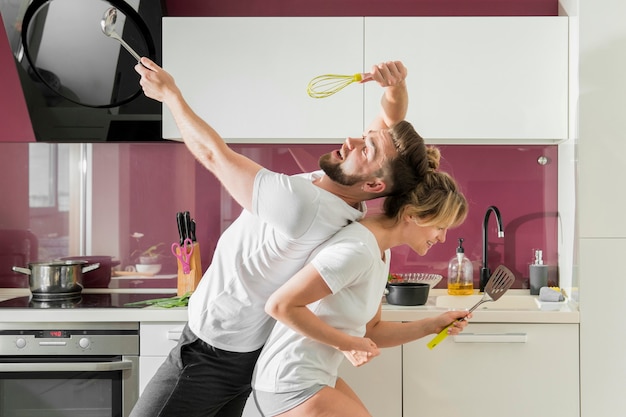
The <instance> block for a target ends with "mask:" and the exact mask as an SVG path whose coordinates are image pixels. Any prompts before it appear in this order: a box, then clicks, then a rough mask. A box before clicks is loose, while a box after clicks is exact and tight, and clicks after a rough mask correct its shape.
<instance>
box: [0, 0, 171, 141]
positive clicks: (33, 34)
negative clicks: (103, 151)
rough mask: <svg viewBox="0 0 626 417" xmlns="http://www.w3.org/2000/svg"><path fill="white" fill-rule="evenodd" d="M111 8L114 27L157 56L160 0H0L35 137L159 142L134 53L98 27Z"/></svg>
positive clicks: (152, 104)
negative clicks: (114, 17) (136, 66)
mask: <svg viewBox="0 0 626 417" xmlns="http://www.w3.org/2000/svg"><path fill="white" fill-rule="evenodd" d="M111 7H114V8H116V9H117V15H118V18H117V21H116V24H115V31H116V32H117V33H118V34H119V35H120V36H121V37H122V38H123V39H124V40H125V41H126V43H128V44H129V45H130V46H131V47H132V48H133V49H134V50H135V51H136V52H137V53H138V54H139V55H141V56H148V57H150V58H151V59H153V60H154V61H155V62H157V63H161V18H162V17H163V16H164V14H165V5H164V2H163V1H159V0H129V1H124V0H108V1H105V0H33V1H30V0H21V4H20V2H0V13H2V17H3V19H2V20H3V21H4V24H5V29H6V31H7V35H8V38H9V44H10V47H11V50H12V52H13V56H14V58H15V64H16V67H17V71H18V74H19V77H20V82H21V86H22V90H23V92H24V97H25V100H26V104H27V108H28V112H29V115H30V118H31V122H32V125H33V131H34V133H35V137H36V140H37V141H40V142H146V141H148V142H153V141H163V139H162V130H161V104H160V103H159V102H156V101H154V100H151V99H148V98H146V97H145V96H144V95H143V92H142V91H141V87H140V85H139V75H138V74H137V73H136V72H135V70H134V66H135V64H136V61H135V59H134V58H133V57H132V56H131V55H130V54H129V53H128V52H127V51H126V50H125V49H124V48H122V46H121V44H120V43H119V42H117V41H116V40H114V39H112V38H109V37H107V36H105V34H104V33H103V32H102V27H101V21H102V18H103V16H104V13H105V12H106V11H107V10H108V9H110V8H111Z"/></svg>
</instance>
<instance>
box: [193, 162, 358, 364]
mask: <svg viewBox="0 0 626 417" xmlns="http://www.w3.org/2000/svg"><path fill="white" fill-rule="evenodd" d="M321 175H323V173H322V172H321V171H318V172H315V173H310V174H302V175H296V176H288V175H284V174H278V173H275V172H271V171H269V170H267V169H261V170H260V171H259V173H258V174H257V176H256V178H255V181H254V192H253V200H252V201H253V208H252V212H249V211H247V210H243V211H242V213H241V215H240V216H239V217H238V218H237V219H236V220H235V222H233V224H232V225H231V226H230V227H229V228H228V229H226V230H225V231H224V233H223V234H222V236H221V237H220V239H219V241H218V244H217V247H216V249H215V253H214V255H213V260H212V262H211V265H210V266H209V268H208V269H207V271H206V273H205V274H204V276H203V277H202V280H201V281H200V284H199V285H198V288H196V290H195V291H194V293H193V295H192V296H191V298H190V300H189V310H188V315H189V327H190V329H191V330H192V331H193V332H194V333H195V334H196V335H197V336H198V337H200V338H201V339H202V340H204V341H205V342H207V343H209V344H211V345H212V346H215V347H217V348H218V349H222V350H228V351H232V352H251V351H254V350H256V349H259V348H260V347H261V346H263V344H264V343H265V341H266V339H267V337H268V335H269V334H270V331H271V330H272V326H273V325H274V320H273V319H272V318H271V317H270V316H268V315H267V314H266V313H265V310H264V309H265V302H266V301H267V299H268V297H269V296H270V295H271V294H272V293H273V292H274V291H275V290H276V289H277V288H278V287H280V286H281V285H282V284H284V283H285V282H286V281H287V280H288V279H289V278H291V277H292V276H293V275H294V274H295V273H296V272H297V271H299V270H300V269H301V268H302V267H303V266H304V265H305V264H306V262H307V259H308V258H309V256H310V255H311V252H312V251H313V249H315V248H316V247H317V246H319V245H320V244H321V243H323V242H325V241H326V240H327V239H328V238H329V237H330V236H332V235H333V234H335V233H336V232H337V231H338V230H340V229H341V228H342V227H344V226H346V225H347V224H349V223H350V222H352V221H355V220H358V219H360V218H361V217H362V216H363V211H364V205H362V206H361V210H357V209H355V208H353V207H350V206H349V205H348V204H347V203H346V202H344V201H343V200H342V199H340V198H339V197H337V196H336V195H334V194H332V193H329V192H327V191H325V190H322V189H321V188H319V187H317V186H316V185H314V184H313V183H312V181H313V179H314V178H316V177H319V176H321Z"/></svg>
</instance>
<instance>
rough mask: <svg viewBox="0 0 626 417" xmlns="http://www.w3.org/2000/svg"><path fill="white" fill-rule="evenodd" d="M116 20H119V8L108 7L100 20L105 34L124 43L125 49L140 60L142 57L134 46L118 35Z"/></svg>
mask: <svg viewBox="0 0 626 417" xmlns="http://www.w3.org/2000/svg"><path fill="white" fill-rule="evenodd" d="M116 21H117V9H116V8H115V7H111V8H109V9H107V11H106V12H104V16H103V17H102V20H101V21H100V26H102V32H103V33H104V34H105V35H107V36H108V37H109V38H113V39H116V40H118V41H119V42H120V43H121V44H122V46H123V47H124V49H126V50H127V51H128V53H130V54H131V55H132V56H133V57H134V58H135V59H136V60H137V62H140V60H141V57H140V56H139V54H138V53H137V52H135V51H134V50H133V48H131V47H130V46H129V45H128V44H127V43H126V42H124V39H122V38H121V37H120V35H118V34H117V32H116V31H115V22H116Z"/></svg>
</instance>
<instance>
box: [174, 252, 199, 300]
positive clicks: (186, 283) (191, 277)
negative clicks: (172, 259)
mask: <svg viewBox="0 0 626 417" xmlns="http://www.w3.org/2000/svg"><path fill="white" fill-rule="evenodd" d="M179 251H180V249H177V250H176V252H178V254H180V253H179ZM177 263H178V288H177V295H178V296H179V297H180V296H183V295H185V294H187V293H188V292H193V291H195V289H196V288H197V287H198V284H199V283H200V279H201V278H202V262H201V256H200V244H199V243H198V242H194V244H193V252H192V254H191V260H190V261H189V273H188V274H186V273H185V271H184V269H183V265H182V263H181V261H180V259H178V260H177Z"/></svg>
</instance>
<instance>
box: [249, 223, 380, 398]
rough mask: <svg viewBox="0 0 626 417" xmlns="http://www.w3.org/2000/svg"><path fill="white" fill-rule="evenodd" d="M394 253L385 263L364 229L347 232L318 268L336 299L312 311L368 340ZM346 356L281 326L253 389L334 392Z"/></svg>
mask: <svg viewBox="0 0 626 417" xmlns="http://www.w3.org/2000/svg"><path fill="white" fill-rule="evenodd" d="M390 256H391V251H389V250H387V251H385V261H383V260H382V259H381V253H380V249H379V247H378V243H377V242H376V239H375V237H374V235H373V234H372V233H371V232H370V231H369V230H368V229H367V228H365V227H364V226H363V225H361V224H360V223H353V224H351V225H349V226H347V227H344V228H343V229H341V231H339V232H338V233H337V234H336V235H335V236H333V237H332V238H331V239H330V240H329V241H328V242H327V243H325V244H324V245H323V247H321V248H320V249H318V250H316V254H315V255H314V258H313V260H312V261H311V262H312V264H313V266H314V267H315V268H316V269H317V271H318V272H319V273H320V275H321V276H322V278H323V279H324V281H325V282H326V284H327V285H328V287H329V288H330V290H331V291H332V294H331V295H328V296H326V297H324V298H322V299H321V300H319V301H316V302H315V303H312V304H310V305H309V306H308V307H309V309H310V310H311V311H313V312H314V313H315V315H316V316H318V317H319V318H321V319H322V320H323V321H324V322H326V323H328V324H329V325H331V326H332V327H334V328H336V329H339V330H341V331H343V332H345V333H347V334H350V335H353V336H363V335H364V334H365V325H366V324H367V323H368V322H369V321H370V320H371V319H372V318H373V317H374V315H375V314H376V312H377V311H378V307H379V306H380V302H381V298H382V296H383V292H384V289H385V284H386V283H387V276H388V273H389V261H390ZM343 358H344V355H343V353H342V352H341V351H339V350H337V349H335V348H333V347H330V346H328V345H325V344H322V343H319V342H316V341H314V340H311V339H309V338H307V337H304V336H302V335H301V334H300V333H297V332H295V331H293V330H292V329H291V328H290V327H288V326H286V325H284V324H282V323H281V322H277V323H276V325H275V326H274V329H273V330H272V333H271V335H270V337H269V339H268V340H267V343H266V344H265V346H264V347H263V350H262V351H261V355H260V357H259V359H258V361H257V364H256V368H255V372H254V377H253V379H252V381H253V382H252V386H253V388H254V389H255V390H260V391H266V392H290V391H299V390H302V389H305V388H308V387H311V386H312V385H314V384H322V385H328V386H331V387H334V386H335V381H336V380H337V370H338V368H339V365H340V364H341V361H342V360H343Z"/></svg>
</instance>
